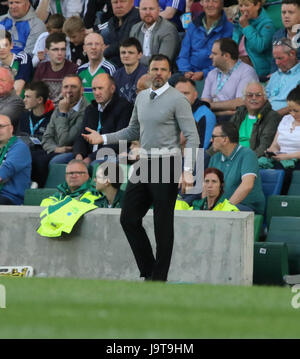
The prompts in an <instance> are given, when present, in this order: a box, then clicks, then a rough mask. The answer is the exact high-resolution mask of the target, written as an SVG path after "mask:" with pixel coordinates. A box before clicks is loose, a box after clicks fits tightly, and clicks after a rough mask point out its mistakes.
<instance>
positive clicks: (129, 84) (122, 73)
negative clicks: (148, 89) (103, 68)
mask: <svg viewBox="0 0 300 359" xmlns="http://www.w3.org/2000/svg"><path fill="white" fill-rule="evenodd" d="M142 55H143V52H142V47H141V44H140V43H139V41H138V40H137V39H136V38H134V37H131V38H129V39H128V40H125V41H123V42H122V44H121V46H120V58H121V62H122V64H123V65H124V67H121V68H120V69H118V70H117V71H116V72H115V74H114V76H113V77H114V80H115V83H116V86H117V91H118V94H119V96H121V97H124V98H125V99H126V100H127V101H128V102H131V103H134V102H135V98H136V95H137V93H136V84H137V82H138V80H139V78H140V77H141V76H142V75H144V74H146V73H147V71H148V67H146V66H145V65H143V64H141V63H140V59H141V57H142Z"/></svg>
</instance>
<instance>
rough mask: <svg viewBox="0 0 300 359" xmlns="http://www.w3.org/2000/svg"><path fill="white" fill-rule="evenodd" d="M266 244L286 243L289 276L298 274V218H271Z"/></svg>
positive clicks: (299, 258) (299, 233) (299, 236)
mask: <svg viewBox="0 0 300 359" xmlns="http://www.w3.org/2000/svg"><path fill="white" fill-rule="evenodd" d="M266 242H280V243H282V242H283V243H286V245H287V247H288V255H289V274H300V217H272V218H271V222H270V227H269V231H268V234H267V239H266Z"/></svg>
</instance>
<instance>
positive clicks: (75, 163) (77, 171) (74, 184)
mask: <svg viewBox="0 0 300 359" xmlns="http://www.w3.org/2000/svg"><path fill="white" fill-rule="evenodd" d="M99 195H100V194H99V192H98V191H97V190H96V187H95V183H94V181H92V180H91V178H90V176H89V171H88V166H87V165H86V163H85V162H83V161H80V160H71V161H70V162H69V163H68V165H67V167H66V180H65V182H64V183H61V184H59V185H58V186H57V192H55V193H54V194H53V195H51V196H50V197H48V198H45V199H43V201H42V202H41V204H40V206H41V207H48V206H51V205H53V204H56V203H57V202H59V201H61V200H64V199H65V198H66V197H67V196H69V197H71V198H80V199H84V198H85V199H89V200H90V201H91V202H92V203H93V202H94V201H95V200H96V199H98V198H99V197H101V196H99Z"/></svg>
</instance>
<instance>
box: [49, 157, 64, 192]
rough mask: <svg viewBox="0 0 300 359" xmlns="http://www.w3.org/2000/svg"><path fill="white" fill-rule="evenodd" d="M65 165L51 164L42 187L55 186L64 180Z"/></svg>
mask: <svg viewBox="0 0 300 359" xmlns="http://www.w3.org/2000/svg"><path fill="white" fill-rule="evenodd" d="M66 167H67V165H66V164H61V163H53V164H51V165H50V166H49V173H48V177H47V181H46V183H45V186H44V188H56V187H57V186H58V185H59V184H60V183H63V182H65V174H66Z"/></svg>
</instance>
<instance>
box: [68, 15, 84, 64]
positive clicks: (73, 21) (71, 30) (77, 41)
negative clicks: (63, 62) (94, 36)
mask: <svg viewBox="0 0 300 359" xmlns="http://www.w3.org/2000/svg"><path fill="white" fill-rule="evenodd" d="M63 32H64V33H65V34H66V35H67V36H68V38H69V40H70V48H71V61H72V62H74V64H76V65H77V66H81V65H82V64H85V63H86V62H88V57H87V55H86V54H85V53H84V50H83V43H84V38H85V36H86V33H85V27H84V23H83V21H82V19H81V18H80V17H79V16H71V17H70V18H69V19H67V20H66V21H65V23H64V25H63Z"/></svg>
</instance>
